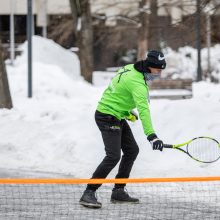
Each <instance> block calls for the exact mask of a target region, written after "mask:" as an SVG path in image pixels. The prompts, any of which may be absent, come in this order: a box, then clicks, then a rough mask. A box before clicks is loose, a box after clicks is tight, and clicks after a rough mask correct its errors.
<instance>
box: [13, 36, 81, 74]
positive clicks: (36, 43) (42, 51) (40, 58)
mask: <svg viewBox="0 0 220 220" xmlns="http://www.w3.org/2000/svg"><path fill="white" fill-rule="evenodd" d="M32 45H33V61H34V63H36V64H41V65H42V64H44V65H54V66H56V67H59V68H61V69H62V70H63V71H64V72H65V73H66V74H68V75H69V76H71V77H73V78H77V77H79V76H80V65H79V59H78V57H77V55H76V54H74V53H72V52H71V51H69V50H66V49H64V48H62V47H61V46H60V45H59V44H56V43H55V42H54V41H52V40H49V39H45V38H42V37H40V36H33V38H32ZM20 50H21V51H23V53H22V55H21V56H20V57H18V58H17V59H16V65H21V64H26V63H27V42H25V43H24V44H22V45H21V46H20ZM34 69H35V68H34Z"/></svg>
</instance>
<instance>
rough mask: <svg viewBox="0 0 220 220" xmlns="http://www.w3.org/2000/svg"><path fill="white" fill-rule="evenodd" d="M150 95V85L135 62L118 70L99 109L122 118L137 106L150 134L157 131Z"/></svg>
mask: <svg viewBox="0 0 220 220" xmlns="http://www.w3.org/2000/svg"><path fill="white" fill-rule="evenodd" d="M148 97H149V93H148V86H147V85H146V83H145V80H144V77H143V74H142V73H140V72H138V71H137V70H135V69H134V65H133V64H129V65H126V66H124V67H123V68H121V69H119V70H118V73H117V75H116V76H115V77H114V78H113V79H112V81H111V83H110V85H109V86H108V88H107V89H106V90H105V91H104V93H103V96H102V98H101V100H100V101H99V104H98V107H97V110H98V111H99V112H102V113H105V114H110V115H113V116H115V117H116V118H118V119H119V120H121V119H125V118H126V117H127V116H129V115H130V111H131V110H132V109H134V108H137V110H138V113H139V117H140V119H141V122H142V125H143V129H144V133H145V134H146V135H150V134H152V133H155V132H154V129H153V126H152V121H151V115H150V109H149V105H148V102H149V101H148Z"/></svg>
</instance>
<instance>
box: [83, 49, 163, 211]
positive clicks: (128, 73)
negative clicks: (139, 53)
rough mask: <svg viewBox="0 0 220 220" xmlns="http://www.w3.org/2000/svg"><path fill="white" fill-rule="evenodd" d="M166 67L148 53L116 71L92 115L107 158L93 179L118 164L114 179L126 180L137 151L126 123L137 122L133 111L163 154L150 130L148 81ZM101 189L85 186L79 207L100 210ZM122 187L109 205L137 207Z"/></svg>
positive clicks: (159, 56)
mask: <svg viewBox="0 0 220 220" xmlns="http://www.w3.org/2000/svg"><path fill="white" fill-rule="evenodd" d="M165 67H166V62H165V57H164V55H163V53H162V52H160V51H155V50H152V51H149V52H148V55H147V58H146V60H142V61H138V62H136V63H135V64H129V65H126V66H124V67H123V68H121V69H119V71H118V73H117V75H116V76H115V77H114V78H113V79H112V81H111V83H110V85H109V86H108V88H107V89H106V90H105V91H104V93H103V96H102V98H101V100H100V101H99V104H98V107H97V110H96V113H95V120H96V124H97V125H98V127H99V130H100V131H101V134H102V138H103V142H104V145H105V151H106V156H105V158H104V159H103V161H102V162H101V163H100V165H99V166H98V167H97V169H96V170H95V172H94V173H93V175H92V178H93V179H96V178H106V177H107V175H108V174H109V173H110V172H111V170H112V169H113V168H114V167H115V166H116V164H117V163H118V162H119V161H120V160H121V161H120V165H119V170H118V174H117V175H116V178H128V177H129V175H130V172H131V169H132V166H133V163H134V161H135V159H136V157H137V155H138V152H139V148H138V145H137V143H136V141H135V139H134V136H133V134H132V131H131V129H130V127H129V125H128V123H127V121H126V119H127V120H130V121H133V122H134V121H135V120H137V119H138V115H137V114H136V113H135V112H134V111H133V109H135V108H137V110H138V113H139V117H140V119H141V122H142V125H143V130H144V133H145V135H146V136H147V139H148V140H149V141H150V143H151V145H152V147H153V150H160V151H162V150H163V142H162V141H161V140H160V139H159V138H158V137H157V135H156V133H155V131H154V129H153V126H152V121H151V115H150V109H149V91H148V90H149V88H148V81H150V80H153V79H154V78H156V77H158V76H160V74H161V71H162V69H165ZM121 151H122V152H123V156H122V159H121ZM100 186H101V184H96V185H94V184H88V185H87V188H86V190H85V191H84V193H83V195H82V197H81V199H80V204H81V205H83V206H86V207H90V208H101V206H102V204H101V203H100V202H98V200H97V198H96V196H95V192H96V190H97V189H98V188H99V187H100ZM124 187H125V184H115V187H114V189H113V190H112V195H111V202H113V203H117V202H119V203H122V202H130V203H138V202H139V200H138V199H137V198H133V197H131V196H129V194H128V193H127V192H126V191H125V190H124Z"/></svg>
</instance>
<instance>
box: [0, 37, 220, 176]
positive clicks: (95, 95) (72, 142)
mask: <svg viewBox="0 0 220 220" xmlns="http://www.w3.org/2000/svg"><path fill="white" fill-rule="evenodd" d="M35 40H36V41H35ZM35 40H34V42H35V45H34V54H37V53H39V52H40V51H41V56H40V57H38V56H34V65H33V73H34V75H33V85H34V91H33V98H32V99H28V98H26V96H27V91H26V90H27V77H26V75H27V69H26V60H27V59H26V58H25V56H24V55H22V56H21V57H19V58H18V59H17V61H16V66H15V67H11V66H7V71H8V77H9V84H10V87H11V95H12V99H13V104H14V108H13V109H12V110H6V109H0V124H1V126H0V170H2V169H5V170H7V169H19V170H20V171H22V170H31V171H38V172H53V173H62V174H67V175H68V174H70V175H72V176H74V177H81V178H89V177H90V176H91V174H92V172H93V171H94V169H95V168H96V166H97V165H98V164H99V162H100V161H101V160H102V158H103V157H104V154H105V153H104V146H103V143H102V138H101V135H100V132H99V130H98V128H97V126H96V124H95V121H94V112H95V109H96V106H97V102H98V100H99V98H100V97H101V94H102V92H103V91H104V87H95V86H91V85H90V84H88V83H86V82H84V81H83V80H80V78H79V79H78V80H73V78H72V77H70V76H69V74H68V70H67V69H66V68H65V67H64V66H63V64H62V63H60V59H61V57H60V56H58V55H57V56H54V53H55V52H54V51H55V50H57V54H61V53H62V52H63V54H62V56H63V57H62V59H63V60H68V56H69V55H70V54H69V52H68V51H65V50H64V49H63V48H61V47H59V46H57V45H56V44H55V43H53V42H51V41H50V40H46V39H40V38H39V37H38V38H35ZM42 44H43V45H45V46H44V48H47V50H46V51H45V53H44V52H42V48H43V45H42ZM24 49H25V48H24ZM64 51H65V52H64ZM24 54H26V51H25V50H24ZM44 56H45V57H44ZM47 56H49V57H53V59H51V60H49V58H48V57H47ZM22 59H23V62H22ZM46 60H47V62H46ZM77 63H78V59H74V56H73V59H71V62H70V63H67V64H66V66H68V65H73V67H71V68H73V75H76V76H77V75H78V66H77ZM74 67H75V68H76V69H75V71H74ZM193 89H194V94H195V96H194V98H193V99H189V100H176V101H170V100H151V105H150V108H151V112H152V120H153V124H154V128H155V130H156V131H157V134H158V136H159V137H160V138H161V139H162V140H164V142H166V143H181V142H183V141H186V140H188V139H191V138H193V137H196V136H201V135H205V136H212V137H214V138H216V139H218V140H220V136H219V131H220V85H213V84H210V83H205V82H201V83H196V84H194V86H193ZM130 125H131V128H132V130H133V133H134V136H135V137H136V140H137V143H138V145H139V147H140V154H139V156H138V158H137V161H136V163H135V165H134V168H133V170H132V173H131V177H164V176H170V177H171V176H207V175H214V176H217V175H220V173H219V172H220V169H219V167H220V162H216V163H214V164H209V165H203V164H199V163H198V162H195V161H193V160H191V159H190V158H188V157H187V156H186V155H184V154H182V153H181V152H178V151H175V150H172V149H167V150H164V151H163V152H162V153H161V152H158V151H152V148H151V146H150V144H149V143H148V141H147V140H146V137H145V135H144V133H143V129H142V126H141V123H140V121H138V122H136V123H134V124H130ZM116 172H117V168H115V169H114V170H113V172H112V173H111V174H110V175H109V177H114V175H115V174H116Z"/></svg>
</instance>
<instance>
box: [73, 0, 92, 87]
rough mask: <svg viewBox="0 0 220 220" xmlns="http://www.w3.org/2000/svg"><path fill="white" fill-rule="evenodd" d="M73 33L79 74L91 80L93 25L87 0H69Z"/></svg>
mask: <svg viewBox="0 0 220 220" xmlns="http://www.w3.org/2000/svg"><path fill="white" fill-rule="evenodd" d="M70 6H71V11H72V16H73V22H74V30H75V35H76V37H77V44H78V47H79V59H80V69H81V75H82V76H83V77H84V79H85V80H86V81H88V82H90V83H91V82H92V72H93V27H92V16H91V9H90V2H89V0H81V1H80V0H70Z"/></svg>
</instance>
